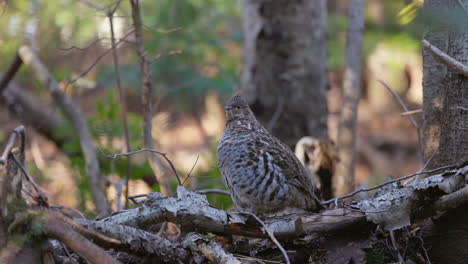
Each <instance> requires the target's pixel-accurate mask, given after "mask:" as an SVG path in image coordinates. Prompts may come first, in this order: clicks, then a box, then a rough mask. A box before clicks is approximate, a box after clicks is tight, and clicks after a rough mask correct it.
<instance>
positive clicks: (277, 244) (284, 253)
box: [240, 212, 291, 264]
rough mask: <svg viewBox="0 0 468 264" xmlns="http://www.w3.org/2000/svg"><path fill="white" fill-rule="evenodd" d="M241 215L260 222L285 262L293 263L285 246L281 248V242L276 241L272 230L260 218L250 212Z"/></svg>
mask: <svg viewBox="0 0 468 264" xmlns="http://www.w3.org/2000/svg"><path fill="white" fill-rule="evenodd" d="M240 213H242V214H247V215H250V216H252V217H253V218H255V220H257V222H259V223H260V224H261V225H262V226H263V229H264V231H265V232H266V233H267V234H268V236H270V238H271V240H272V241H273V243H275V244H276V246H277V247H278V249H279V250H280V251H281V253H282V254H283V257H284V260H285V261H286V263H287V264H290V263H291V262H290V261H289V257H288V253H287V252H286V250H285V249H284V248H283V246H281V244H280V242H279V241H278V240H277V239H276V237H275V235H274V234H273V233H272V232H271V231H270V229H269V228H268V227H267V226H266V225H265V223H263V221H262V220H260V218H258V216H256V215H255V214H254V213H250V212H240Z"/></svg>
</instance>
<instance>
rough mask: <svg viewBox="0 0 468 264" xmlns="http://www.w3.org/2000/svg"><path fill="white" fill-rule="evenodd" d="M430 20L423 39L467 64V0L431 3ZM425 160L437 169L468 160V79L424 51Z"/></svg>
mask: <svg viewBox="0 0 468 264" xmlns="http://www.w3.org/2000/svg"><path fill="white" fill-rule="evenodd" d="M425 9H426V14H428V16H429V17H430V19H429V20H428V21H429V23H430V24H429V25H428V27H427V31H426V34H425V36H424V38H425V39H426V40H427V41H429V42H430V43H431V44H432V45H434V46H435V47H437V48H439V49H440V50H441V51H443V52H445V53H446V54H447V55H449V56H450V57H452V58H454V59H455V60H457V61H459V62H461V63H462V64H464V65H468V26H467V25H468V0H464V1H458V0H428V1H426V2H425ZM423 68H424V78H423V92H424V97H423V111H424V114H423V118H424V123H423V145H424V159H425V160H428V159H429V158H430V157H432V156H433V154H434V153H435V154H434V157H433V160H432V161H431V163H430V164H429V167H431V168H435V167H439V166H441V165H448V164H454V163H458V162H461V161H463V160H466V159H467V157H468V110H467V109H468V78H467V77H465V76H463V75H462V74H460V73H457V72H456V71H454V70H453V69H452V67H450V65H449V66H448V67H447V65H446V64H443V63H441V62H439V61H438V60H437V59H436V58H435V57H434V56H433V54H432V52H431V51H429V50H428V49H427V48H425V49H424V50H423Z"/></svg>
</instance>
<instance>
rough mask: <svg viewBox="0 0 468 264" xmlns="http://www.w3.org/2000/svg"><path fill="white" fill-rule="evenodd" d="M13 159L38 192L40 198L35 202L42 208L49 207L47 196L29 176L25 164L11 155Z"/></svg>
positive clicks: (36, 198)
mask: <svg viewBox="0 0 468 264" xmlns="http://www.w3.org/2000/svg"><path fill="white" fill-rule="evenodd" d="M11 157H12V158H13V161H14V162H15V163H16V165H17V166H18V167H19V168H20V170H21V172H22V173H23V175H24V177H25V178H26V180H27V181H28V182H29V183H30V184H31V185H32V186H33V188H34V190H35V191H36V193H37V195H38V196H39V197H34V200H35V201H36V202H37V203H38V205H40V206H45V207H49V202H48V199H47V196H46V195H45V194H44V192H43V191H42V190H41V188H40V187H39V185H37V183H36V182H35V181H34V178H33V177H31V175H29V173H28V171H27V170H26V168H25V167H24V166H23V164H21V162H19V161H18V159H16V157H15V155H13V154H11Z"/></svg>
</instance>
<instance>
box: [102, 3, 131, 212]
mask: <svg viewBox="0 0 468 264" xmlns="http://www.w3.org/2000/svg"><path fill="white" fill-rule="evenodd" d="M120 3H121V1H118V2H117V3H116V5H115V7H114V9H113V10H111V11H110V12H109V13H108V18H109V25H110V33H111V43H112V57H113V60H114V68H115V82H116V89H117V93H118V94H119V101H120V104H121V105H122V121H123V127H124V137H125V147H126V149H125V152H129V151H131V150H132V146H131V145H130V133H129V131H128V121H127V103H126V102H125V97H124V94H123V89H122V82H121V80H120V66H119V57H118V56H117V49H116V43H115V33H114V12H115V10H117V8H118V6H119V5H120ZM130 157H131V156H127V164H126V165H127V167H126V169H125V180H126V183H125V184H126V186H125V208H128V199H127V197H128V193H129V189H130V188H129V187H130V164H131V158H130Z"/></svg>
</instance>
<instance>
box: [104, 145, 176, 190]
mask: <svg viewBox="0 0 468 264" xmlns="http://www.w3.org/2000/svg"><path fill="white" fill-rule="evenodd" d="M144 151H148V152H151V153H156V154H159V155H161V156H162V157H163V158H164V159H165V160H166V161H167V163H169V165H170V166H171V169H172V171H173V172H174V176H175V177H176V179H177V182H178V183H179V185H182V181H181V180H180V177H179V174H178V173H177V171H176V169H175V166H174V164H173V163H172V161H171V160H170V159H169V158H168V157H167V155H166V153H164V152H161V151H157V150H154V149H149V148H140V149H139V150H134V151H130V152H127V153H117V154H110V155H106V157H108V158H112V159H115V158H117V157H120V156H128V155H133V154H137V153H140V152H144ZM161 193H162V192H161ZM163 194H164V193H163ZM164 195H166V194H164Z"/></svg>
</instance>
